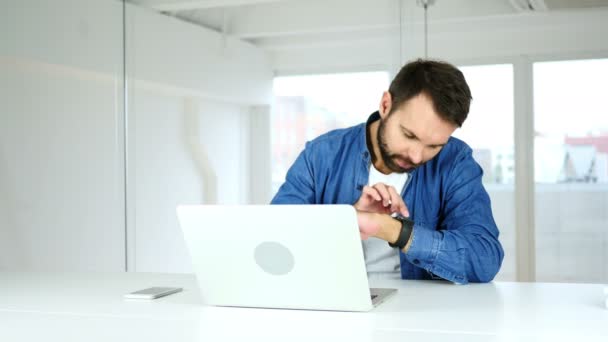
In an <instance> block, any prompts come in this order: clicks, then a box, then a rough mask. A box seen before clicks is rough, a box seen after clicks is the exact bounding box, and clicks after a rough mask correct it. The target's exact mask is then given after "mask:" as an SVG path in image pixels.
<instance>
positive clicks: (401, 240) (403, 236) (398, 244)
mask: <svg viewBox="0 0 608 342" xmlns="http://www.w3.org/2000/svg"><path fill="white" fill-rule="evenodd" d="M391 217H392V218H394V219H395V220H397V221H399V222H401V232H399V237H398V238H397V241H395V243H390V242H389V243H388V245H389V246H391V247H393V248H399V250H402V249H403V248H404V247H405V245H407V242H408V241H409V240H410V236H412V230H413V229H414V221H412V220H411V219H410V218H408V217H405V216H403V215H401V214H393V215H391Z"/></svg>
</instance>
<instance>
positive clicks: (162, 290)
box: [125, 287, 182, 299]
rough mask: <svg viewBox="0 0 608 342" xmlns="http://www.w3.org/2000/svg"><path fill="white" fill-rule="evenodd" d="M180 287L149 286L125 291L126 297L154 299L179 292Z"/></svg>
mask: <svg viewBox="0 0 608 342" xmlns="http://www.w3.org/2000/svg"><path fill="white" fill-rule="evenodd" d="M181 290H182V288H181V287H149V288H147V289H143V290H139V291H135V292H131V293H127V294H126V295H125V298H126V299H156V298H160V297H164V296H168V295H170V294H173V293H177V292H180V291H181Z"/></svg>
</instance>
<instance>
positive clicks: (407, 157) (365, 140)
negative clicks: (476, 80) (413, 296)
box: [272, 60, 504, 284]
mask: <svg viewBox="0 0 608 342" xmlns="http://www.w3.org/2000/svg"><path fill="white" fill-rule="evenodd" d="M470 102H471V92H470V90H469V87H468V85H467V83H466V80H465V79H464V76H463V75H462V73H461V72H460V71H459V70H458V69H456V68H455V67H454V66H452V65H450V64H448V63H444V62H438V61H430V60H417V61H414V62H411V63H408V64H407V65H405V66H404V67H403V68H402V69H401V70H400V71H399V73H398V74H397V76H396V77H395V79H394V80H393V81H392V82H391V85H390V87H389V90H388V92H384V94H383V95H382V99H381V101H380V108H379V111H377V112H375V113H373V114H372V115H371V116H370V117H369V119H368V120H367V123H365V124H360V125H358V126H354V127H351V128H346V129H338V130H334V131H331V132H329V133H326V134H324V135H322V136H320V137H318V138H316V139H314V140H313V141H310V142H308V143H307V144H306V147H305V149H304V151H303V152H302V153H301V154H300V155H299V156H298V158H297V159H296V161H295V163H294V164H293V166H292V167H291V168H290V169H289V171H288V173H287V177H286V180H285V183H284V184H283V185H282V186H281V188H280V189H279V191H278V193H277V194H276V196H275V197H274V199H273V200H272V204H352V205H354V207H355V208H356V210H357V217H358V222H359V230H360V233H361V238H362V240H363V248H364V252H365V260H366V266H367V271H368V273H370V274H372V275H373V274H380V275H385V274H391V273H394V272H399V271H400V273H401V277H402V278H404V279H435V278H442V279H446V280H449V281H452V282H454V283H459V284H466V283H468V282H488V281H491V280H492V279H493V278H494V276H495V275H496V273H498V270H499V269H500V265H501V264H502V259H503V256H504V253H503V249H502V246H501V244H500V242H499V241H498V228H497V227H496V223H495V222H494V218H493V217H492V209H491V207H490V198H489V196H488V194H487V192H486V191H485V189H484V187H483V185H482V183H481V178H482V173H483V171H482V170H481V168H480V167H479V165H478V164H477V163H476V162H475V160H473V157H472V155H471V152H472V151H471V148H470V147H469V146H467V145H466V144H465V143H464V142H462V141H460V140H458V139H456V138H453V137H451V135H452V133H453V132H454V131H455V130H456V128H458V127H460V126H461V125H462V124H463V122H464V121H465V119H466V117H467V114H468V112H469V105H470ZM396 214H399V215H396ZM370 237H372V238H370ZM319 238H323V237H319ZM368 238H370V239H368ZM387 242H388V243H387Z"/></svg>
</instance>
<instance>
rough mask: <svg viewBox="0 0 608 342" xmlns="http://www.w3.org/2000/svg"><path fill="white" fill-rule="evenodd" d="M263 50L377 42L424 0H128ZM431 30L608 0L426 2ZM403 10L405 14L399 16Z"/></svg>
mask: <svg viewBox="0 0 608 342" xmlns="http://www.w3.org/2000/svg"><path fill="white" fill-rule="evenodd" d="M127 1H128V2H130V3H133V4H135V5H138V6H142V7H146V8H149V9H152V10H154V11H158V12H160V13H163V14H165V15H168V16H173V17H175V18H178V19H180V20H183V21H187V22H190V23H193V24H195V25H200V26H202V27H205V28H208V29H211V30H214V31H217V32H220V33H222V34H226V35H229V36H231V37H235V38H238V39H241V40H243V41H247V42H249V43H252V44H254V45H256V46H258V47H260V48H262V49H264V50H268V51H272V50H281V49H291V50H293V49H298V48H301V47H310V46H316V47H319V46H323V44H335V43H344V42H349V41H355V40H356V41H362V40H369V41H371V40H374V39H378V38H382V37H386V36H387V35H390V34H393V35H394V34H396V32H397V31H399V32H401V30H399V27H401V25H404V24H405V21H406V19H407V20H410V21H413V22H416V21H418V24H420V23H421V22H422V21H423V18H424V9H423V7H422V6H421V5H420V3H421V2H424V1H425V0H127ZM426 1H430V2H431V3H432V4H431V5H430V6H429V7H428V11H427V14H428V23H429V27H430V28H433V27H435V28H437V27H440V28H442V27H445V26H441V25H437V24H441V23H447V24H454V23H455V24H466V23H468V22H471V21H472V22H475V20H484V19H488V18H490V19H492V20H494V19H496V18H503V19H504V18H511V17H517V16H530V15H535V14H542V13H547V12H568V11H570V12H572V11H582V10H587V11H588V10H589V9H590V8H600V7H603V8H606V9H608V0H426ZM399 13H402V15H401V16H399Z"/></svg>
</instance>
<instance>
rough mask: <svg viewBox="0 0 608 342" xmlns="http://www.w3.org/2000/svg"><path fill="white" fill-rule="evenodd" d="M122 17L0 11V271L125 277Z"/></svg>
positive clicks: (101, 8)
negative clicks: (118, 273)
mask: <svg viewBox="0 0 608 342" xmlns="http://www.w3.org/2000/svg"><path fill="white" fill-rule="evenodd" d="M121 18H122V15H121V8H120V6H118V4H117V3H114V2H107V1H76V0H74V1H68V0H62V1H54V2H46V1H31V0H25V1H12V2H11V4H10V5H3V6H2V11H1V12H0V41H1V42H2V44H0V89H2V91H0V270H53V271H54V270H57V271H59V270H70V271H120V270H124V267H125V264H124V257H125V249H124V235H125V228H124V205H123V203H124V202H123V201H124V199H123V196H122V183H123V181H122V162H121V158H120V156H121V146H122V142H121V139H120V135H121V134H120V129H119V125H120V122H121V111H120V107H119V106H118V104H119V102H120V99H121V95H120V90H121V84H122V80H121V70H122V66H121V60H122V47H121V45H120V44H119V42H120V37H121V36H122V30H121V26H120V24H121V21H122V19H121Z"/></svg>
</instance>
